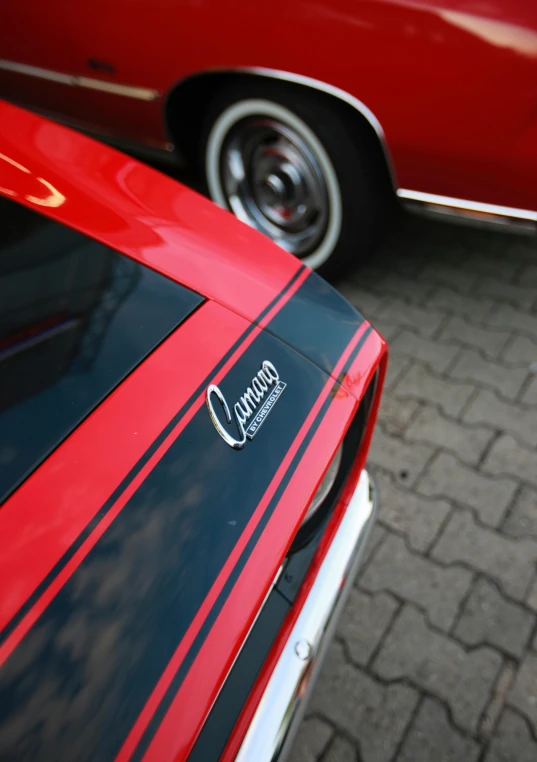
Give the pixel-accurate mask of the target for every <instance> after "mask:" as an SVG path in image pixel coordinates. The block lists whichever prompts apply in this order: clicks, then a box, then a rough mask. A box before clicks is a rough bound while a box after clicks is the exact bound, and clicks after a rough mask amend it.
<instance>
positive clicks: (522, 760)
mask: <svg viewBox="0 0 537 762" xmlns="http://www.w3.org/2000/svg"><path fill="white" fill-rule="evenodd" d="M536 759H537V743H535V741H534V740H533V738H532V737H531V733H530V729H529V728H528V725H527V723H526V722H525V720H524V719H523V718H522V717H519V716H518V715H517V714H515V712H513V711H511V710H510V709H505V710H504V712H503V714H502V718H501V720H500V724H499V725H498V729H497V731H496V734H495V736H494V738H493V739H492V742H491V744H490V746H489V750H488V752H487V756H486V757H485V762H535V760H536ZM461 762H462V760H461Z"/></svg>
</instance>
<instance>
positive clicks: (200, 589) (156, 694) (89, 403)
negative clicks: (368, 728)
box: [0, 102, 386, 762]
mask: <svg viewBox="0 0 537 762" xmlns="http://www.w3.org/2000/svg"><path fill="white" fill-rule="evenodd" d="M385 367H386V347H385V344H384V342H383V340H382V339H381V338H380V336H379V335H378V334H377V333H376V332H375V331H374V330H373V329H372V328H371V326H370V325H369V324H368V323H367V322H366V321H365V320H364V319H363V317H362V316H361V315H360V314H359V313H358V312H356V311H355V310H354V308H353V307H351V305H350V304H348V303H347V302H346V301H345V299H343V297H341V296H340V295H339V294H338V293H337V292H336V291H335V290H333V289H332V288H331V287H330V286H328V285H327V284H326V283H325V282H324V281H323V280H322V279H321V278H319V277H318V276H317V275H315V274H314V273H312V272H311V271H310V270H309V269H308V268H306V267H305V266H304V265H302V264H301V263H300V262H299V261H298V260H297V259H296V258H294V257H292V256H290V255H289V254H288V253H286V252H285V251H282V250H281V249H279V248H278V247H277V246H275V245H274V244H273V243H272V242H271V241H270V240H269V239H268V238H266V237H264V236H261V235H259V234H258V233H257V232H256V231H254V230H251V229H250V228H248V227H247V226H245V225H241V224H240V223H238V222H237V221H236V220H235V219H234V218H233V217H232V216H231V215H229V214H227V213H226V212H224V211H222V210H220V209H218V208H216V207H215V206H214V205H212V204H211V203H210V202H208V201H206V200H205V199H203V198H202V197H200V196H199V195H197V194H196V193H194V192H193V191H191V190H189V189H187V188H185V187H184V186H182V185H180V184H178V183H176V182H174V181H173V180H171V179H170V178H168V177H165V176H163V175H161V174H159V173H158V172H155V171H154V170H153V169H150V168H149V167H147V166H145V165H142V164H140V163H138V162H137V161H135V160H134V159H132V158H128V157H126V156H124V155H122V154H120V153H117V152H116V151H114V150H112V149H110V148H107V147H105V146H103V145H101V144H99V143H96V142H94V141H92V140H90V139H88V138H86V137H84V136H82V135H79V134H77V133H74V132H72V131H70V130H69V129H67V128H65V127H61V126H59V125H56V124H53V123H51V122H47V121H46V120H43V119H42V118H41V117H39V116H36V115H32V114H29V113H28V112H25V111H23V110H21V109H18V108H16V107H14V106H11V105H7V104H5V103H4V104H3V103H2V102H0V503H1V506H0V580H1V584H0V759H2V760H9V762H17V761H21V760H32V762H40V761H42V762H52V760H54V762H62V761H63V760H65V762H72V761H73V760H77V762H89V761H90V760H96V761H97V760H98V762H112V760H117V761H118V762H126V761H127V760H142V759H143V760H154V762H179V760H185V759H186V758H187V757H188V759H189V760H190V762H195V761H196V760H197V761H198V762H211V760H215V761H216V760H218V759H222V760H233V759H236V760H240V762H246V761H249V762H264V761H266V762H269V761H270V762H271V761H272V760H274V759H277V758H278V757H279V756H280V755H283V754H284V752H285V750H286V748H288V746H289V744H290V742H291V740H292V735H293V731H294V728H295V727H296V724H297V722H298V720H299V718H300V714H301V711H302V707H303V705H304V699H305V697H306V696H307V693H308V688H309V686H310V685H311V683H312V679H313V678H314V676H315V673H316V670H317V669H318V665H319V664H320V659H321V656H322V653H323V651H324V648H325V646H326V643H327V642H328V640H329V637H330V635H331V632H332V629H333V627H334V623H335V621H336V618H337V614H338V612H339V610H340V608H341V606H342V603H343V601H344V600H345V596H346V594H347V592H348V591H349V588H350V586H351V585H352V582H353V576H354V572H355V571H356V569H357V565H358V564H359V562H360V555H361V551H362V549H363V547H364V544H365V542H366V540H367V536H368V534H369V532H370V529H371V527H372V525H373V522H374V519H375V495H374V490H373V486H372V484H371V482H370V479H369V476H368V473H367V471H366V470H364V460H365V457H366V454H367V451H368V448H369V442H370V439H371V434H372V429H373V425H374V421H375V417H376V412H377V407H378V403H379V396H380V392H381V387H382V383H383V377H384V373H385Z"/></svg>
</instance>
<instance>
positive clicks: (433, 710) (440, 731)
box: [397, 698, 480, 762]
mask: <svg viewBox="0 0 537 762" xmlns="http://www.w3.org/2000/svg"><path fill="white" fill-rule="evenodd" d="M479 752H480V747H479V745H478V744H477V743H476V742H475V741H472V740H471V739H469V738H466V737H465V736H463V735H462V734H461V733H459V731H457V730H455V728H453V727H452V725H451V724H450V722H449V719H448V716H447V712H446V710H445V709H444V707H443V706H442V705H441V704H440V703H438V702H437V701H434V700H433V699H430V698H425V699H424V701H423V703H422V705H421V707H420V709H419V711H418V714H417V715H416V718H415V720H414V722H413V723H412V727H411V729H410V731H409V733H408V734H407V737H406V738H405V741H404V743H403V747H402V749H401V751H400V753H399V755H398V757H397V762H476V760H477V758H478V756H479Z"/></svg>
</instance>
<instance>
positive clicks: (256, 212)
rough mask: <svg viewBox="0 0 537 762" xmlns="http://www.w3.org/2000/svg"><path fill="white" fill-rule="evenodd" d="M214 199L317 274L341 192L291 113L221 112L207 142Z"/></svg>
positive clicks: (313, 140)
mask: <svg viewBox="0 0 537 762" xmlns="http://www.w3.org/2000/svg"><path fill="white" fill-rule="evenodd" d="M206 175H207V181H208V185H209V190H210V192H211V196H212V198H213V199H214V200H215V201H216V202H217V203H219V204H220V205H221V206H225V207H226V208H228V209H230V210H231V211H232V212H233V213H234V214H235V215H236V216H237V217H238V218H239V219H240V220H242V221H243V222H245V223H247V224H249V225H251V226H252V227H255V228H256V229H257V230H259V231H260V232H262V233H264V234H265V235H268V236H269V237H270V238H272V239H273V240H274V241H275V242H276V243H278V244H279V245H280V246H282V247H283V248H284V249H286V250H287V251H289V252H291V253H292V254H295V255H296V256H298V257H300V258H301V259H303V260H304V262H305V263H306V264H308V265H310V266H311V267H317V266H319V265H320V264H323V262H324V261H325V260H326V259H327V258H328V257H329V256H330V254H331V252H332V250H333V248H334V246H335V244H336V242H337V239H338V236H339V232H340V228H341V198H340V193H339V185H338V182H337V178H336V175H335V171H334V169H333V167H332V164H331V161H330V159H329V157H328V154H327V153H326V151H325V150H324V148H323V146H322V144H321V143H320V141H319V140H318V139H317V137H316V136H315V134H314V133H313V131H312V130H311V129H310V128H309V127H308V125H306V124H305V123H304V122H303V121H302V120H301V119H299V118H298V117H297V116H296V115H295V114H293V113H292V112H290V111H289V110H288V109H285V108H283V107H281V106H279V105H278V104H275V103H271V102H270V101H261V100H247V101H242V102H238V103H236V104H233V105H232V106H230V107H229V108H228V109H227V110H225V111H224V112H223V113H222V114H221V115H220V117H219V118H218V119H217V120H216V122H215V124H214V125H213V128H212V130H211V133H210V135H209V139H208V143H207V153H206Z"/></svg>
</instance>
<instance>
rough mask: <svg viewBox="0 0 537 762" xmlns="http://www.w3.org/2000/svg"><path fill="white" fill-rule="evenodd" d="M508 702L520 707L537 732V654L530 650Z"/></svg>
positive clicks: (520, 668)
mask: <svg viewBox="0 0 537 762" xmlns="http://www.w3.org/2000/svg"><path fill="white" fill-rule="evenodd" d="M508 702H509V704H510V705H511V706H513V707H515V708H516V709H518V710H519V711H520V712H521V713H522V714H523V715H524V717H526V719H527V720H529V722H530V723H531V725H532V727H533V731H534V732H537V654H534V653H532V652H531V651H528V653H527V654H526V656H525V657H524V661H523V662H522V664H521V665H520V667H519V669H518V674H517V676H516V680H515V684H514V685H513V688H512V690H511V693H510V695H509V699H508Z"/></svg>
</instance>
